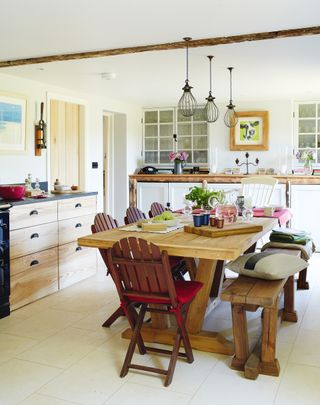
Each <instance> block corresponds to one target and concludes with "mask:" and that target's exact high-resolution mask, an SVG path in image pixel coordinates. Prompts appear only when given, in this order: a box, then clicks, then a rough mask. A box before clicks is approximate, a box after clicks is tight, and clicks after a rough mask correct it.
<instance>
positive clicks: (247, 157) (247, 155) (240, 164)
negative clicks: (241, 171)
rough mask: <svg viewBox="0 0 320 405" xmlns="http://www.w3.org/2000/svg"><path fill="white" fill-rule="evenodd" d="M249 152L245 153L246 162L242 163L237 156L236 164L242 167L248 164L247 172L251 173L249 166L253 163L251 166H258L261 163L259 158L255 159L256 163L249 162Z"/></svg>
mask: <svg viewBox="0 0 320 405" xmlns="http://www.w3.org/2000/svg"><path fill="white" fill-rule="evenodd" d="M249 156H250V155H249V153H248V152H247V153H246V154H245V157H246V161H245V162H242V163H240V160H239V159H238V158H237V159H236V160H235V162H236V165H237V166H239V167H241V166H243V165H245V166H246V170H247V171H246V173H245V174H249V166H250V165H251V166H258V164H259V159H258V158H257V159H256V160H255V163H253V162H249Z"/></svg>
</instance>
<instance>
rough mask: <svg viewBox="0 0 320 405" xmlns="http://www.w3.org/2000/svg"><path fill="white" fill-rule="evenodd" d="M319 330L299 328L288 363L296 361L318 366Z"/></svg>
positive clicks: (319, 360)
mask: <svg viewBox="0 0 320 405" xmlns="http://www.w3.org/2000/svg"><path fill="white" fill-rule="evenodd" d="M319 342H320V331H317V332H315V331H310V330H304V329H303V328H301V329H300V331H299V333H298V335H297V338H296V341H295V343H294V346H293V349H292V352H291V354H290V357H289V363H297V364H303V365H308V366H315V367H320V345H319Z"/></svg>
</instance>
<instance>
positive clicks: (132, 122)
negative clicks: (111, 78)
mask: <svg viewBox="0 0 320 405" xmlns="http://www.w3.org/2000/svg"><path fill="white" fill-rule="evenodd" d="M48 92H49V93H55V94H60V95H63V96H65V97H66V98H68V97H70V98H71V99H81V100H83V101H84V102H85V103H86V117H85V120H86V123H85V127H86V137H85V145H84V150H85V154H84V166H85V171H84V174H85V189H86V190H87V191H98V192H99V195H98V209H99V210H102V207H103V196H102V182H103V177H102V175H103V119H102V117H103V111H111V112H117V113H120V114H125V115H126V123H127V124H126V128H125V130H126V137H127V142H126V143H125V144H124V150H123V151H122V153H123V156H122V159H123V160H124V161H125V162H127V164H126V165H123V166H122V167H121V168H120V169H119V170H120V171H119V172H118V173H117V175H120V177H121V179H122V180H121V184H120V188H121V194H122V196H121V201H123V199H124V198H125V200H126V201H125V206H127V204H128V195H129V194H128V180H127V178H128V174H130V173H133V172H134V170H135V169H136V167H137V166H139V165H140V163H139V159H140V157H141V156H140V153H141V133H142V130H141V121H140V120H141V107H140V106H137V105H132V104H128V103H125V102H123V101H117V100H111V99H108V98H107V96H95V95H93V94H84V93H76V92H72V91H70V90H67V89H63V88H59V87H54V86H49V85H46V84H45V83H40V82H35V81H31V80H26V79H22V78H18V77H14V76H9V75H4V74H0V93H8V94H17V95H19V96H22V97H24V98H26V99H27V116H26V120H27V129H26V135H27V151H26V153H24V154H19V155H18V154H1V153H0V184H4V183H21V182H24V179H25V178H26V175H27V174H28V173H32V175H33V178H35V177H39V178H40V180H41V181H46V180H48V173H47V161H46V151H44V152H43V153H42V156H41V157H38V156H35V155H34V124H35V123H36V122H37V121H38V120H39V112H40V102H41V101H44V102H45V101H46V97H47V93H48ZM45 104H46V103H45ZM45 107H46V106H45ZM44 115H45V117H44V118H45V120H46V118H47V114H46V111H45V114H44ZM93 161H94V162H98V164H99V169H92V168H91V162H93ZM124 179H126V181H124ZM117 199H118V196H117V195H115V204H117ZM119 215H120V214H119ZM122 215H124V212H123V214H121V217H122Z"/></svg>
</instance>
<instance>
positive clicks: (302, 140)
mask: <svg viewBox="0 0 320 405" xmlns="http://www.w3.org/2000/svg"><path fill="white" fill-rule="evenodd" d="M315 146H316V136H315V135H300V136H299V148H315Z"/></svg>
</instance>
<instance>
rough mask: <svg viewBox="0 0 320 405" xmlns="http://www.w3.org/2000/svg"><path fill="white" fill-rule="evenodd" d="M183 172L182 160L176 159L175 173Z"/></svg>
mask: <svg viewBox="0 0 320 405" xmlns="http://www.w3.org/2000/svg"><path fill="white" fill-rule="evenodd" d="M182 173H183V169H182V162H181V161H180V160H175V161H174V167H173V174H182Z"/></svg>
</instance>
